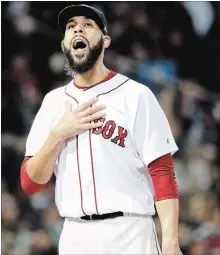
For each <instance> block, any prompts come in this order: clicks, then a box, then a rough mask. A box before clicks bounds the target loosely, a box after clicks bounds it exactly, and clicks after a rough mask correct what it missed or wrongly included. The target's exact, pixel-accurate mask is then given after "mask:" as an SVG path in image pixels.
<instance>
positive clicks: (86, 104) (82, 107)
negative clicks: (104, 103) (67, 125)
mask: <svg viewBox="0 0 220 255" xmlns="http://www.w3.org/2000/svg"><path fill="white" fill-rule="evenodd" d="M97 101H98V98H97V97H94V98H91V99H89V100H88V101H86V102H85V103H83V104H82V105H80V106H79V107H78V109H77V111H78V112H83V111H85V110H86V109H88V108H89V107H90V106H91V105H93V104H95V103H96V102H97Z"/></svg>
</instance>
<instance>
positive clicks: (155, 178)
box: [148, 154, 179, 201]
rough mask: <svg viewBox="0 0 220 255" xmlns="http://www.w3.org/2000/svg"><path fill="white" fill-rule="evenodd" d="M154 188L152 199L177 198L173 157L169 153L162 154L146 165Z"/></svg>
mask: <svg viewBox="0 0 220 255" xmlns="http://www.w3.org/2000/svg"><path fill="white" fill-rule="evenodd" d="M148 169H149V173H150V175H151V178H152V182H153V188H154V200H155V201H159V200H165V199H172V198H179V192H178V186H177V183H176V178H175V172H174V166H173V159H172V155H171V154H167V155H164V156H162V157H160V158H158V159H156V160H155V161H153V162H152V163H150V164H149V166H148Z"/></svg>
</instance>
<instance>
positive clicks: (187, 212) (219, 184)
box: [1, 1, 220, 255]
mask: <svg viewBox="0 0 220 255" xmlns="http://www.w3.org/2000/svg"><path fill="white" fill-rule="evenodd" d="M72 3H73V2H54V1H53V2H52V1H51V2H37V1H36V2H2V6H1V8H2V38H1V42H2V83H1V88H2V97H1V102H2V104H1V107H2V109H1V114H2V127H1V128H2V130H1V132H2V133H1V139H2V152H1V159H2V163H1V167H2V181H1V187H2V193H1V198H2V209H1V213H2V214H1V220H2V254H10V255H15V254H16V255H18V254H19V255H20V254H38V255H40V254H56V247H57V243H58V239H59V235H60V231H61V228H62V222H63V221H62V219H60V217H59V215H58V214H57V211H56V207H55V205H54V180H53V181H51V182H50V183H49V184H48V187H47V188H46V189H45V190H42V191H41V192H40V193H39V194H36V195H33V196H32V197H28V196H26V195H25V194H24V193H23V192H22V190H21V187H20V181H19V170H20V164H21V162H22V160H23V156H24V150H25V141H26V137H27V134H28V132H29V129H30V126H31V124H32V121H33V118H34V117H35V114H36V112H37V110H38V109H39V106H40V104H41V101H42V98H43V97H44V95H45V93H47V92H48V91H50V90H52V89H54V88H56V87H58V86H63V85H65V84H66V83H67V81H69V79H70V78H69V77H67V76H65V75H64V73H63V57H62V54H61V52H60V41H61V38H62V37H61V33H60V31H59V30H58V27H57V14H58V13H59V11H60V10H61V9H62V8H63V7H65V6H66V5H69V4H72ZM90 4H92V5H93V6H95V7H98V8H100V9H102V10H103V11H104V12H105V14H106V17H107V19H108V22H109V26H108V27H109V31H110V35H111V37H112V46H111V47H110V49H109V50H107V51H106V58H105V63H106V65H107V66H108V67H109V68H110V69H112V70H114V71H117V72H120V73H122V74H125V75H127V76H129V77H130V78H133V79H135V80H137V81H139V82H141V83H143V84H146V85H148V86H149V87H150V88H151V89H152V91H153V92H154V93H155V95H156V96H157V98H158V100H159V102H160V104H161V106H162V107H163V109H164V111H165V113H166V115H167V117H168V119H169V121H170V125H171V127H172V130H173V134H174V136H175V139H176V141H177V143H178V146H179V148H180V151H179V152H178V153H177V154H176V155H175V157H174V160H175V169H176V176H177V182H178V184H179V190H180V233H179V238H180V245H181V248H182V251H183V253H184V255H185V254H186V255H194V254H198V255H199V254H201V255H202V254H220V235H219V229H220V211H219V206H220V199H219V198H220V22H219V20H220V5H219V3H218V2H167V3H165V2H147V3H145V2H135V3H134V2H90ZM70 195H71V194H70ZM155 221H156V225H157V231H158V237H159V239H160V240H161V233H160V226H159V221H158V218H157V217H155Z"/></svg>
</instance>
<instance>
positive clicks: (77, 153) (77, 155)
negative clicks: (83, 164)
mask: <svg viewBox="0 0 220 255" xmlns="http://www.w3.org/2000/svg"><path fill="white" fill-rule="evenodd" d="M76 157H77V167H78V176H79V186H80V198H81V209H82V212H83V213H84V214H85V215H86V213H85V211H84V209H83V192H82V184H81V175H80V166H79V140H78V135H77V136H76Z"/></svg>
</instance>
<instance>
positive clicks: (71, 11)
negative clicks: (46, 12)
mask: <svg viewBox="0 0 220 255" xmlns="http://www.w3.org/2000/svg"><path fill="white" fill-rule="evenodd" d="M77 16H85V17H87V18H90V19H92V20H94V21H95V22H96V23H97V25H98V26H99V27H100V29H101V30H102V31H103V30H104V25H103V22H102V19H101V18H100V16H99V15H98V13H96V12H95V11H94V10H92V9H90V8H88V7H86V6H82V5H71V6H67V7H66V8H64V9H63V10H62V11H61V12H60V13H59V16H58V25H59V27H60V29H61V30H62V32H63V33H64V32H65V30H66V24H67V22H68V20H70V19H71V18H73V17H77ZM103 32H105V31H103Z"/></svg>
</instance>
